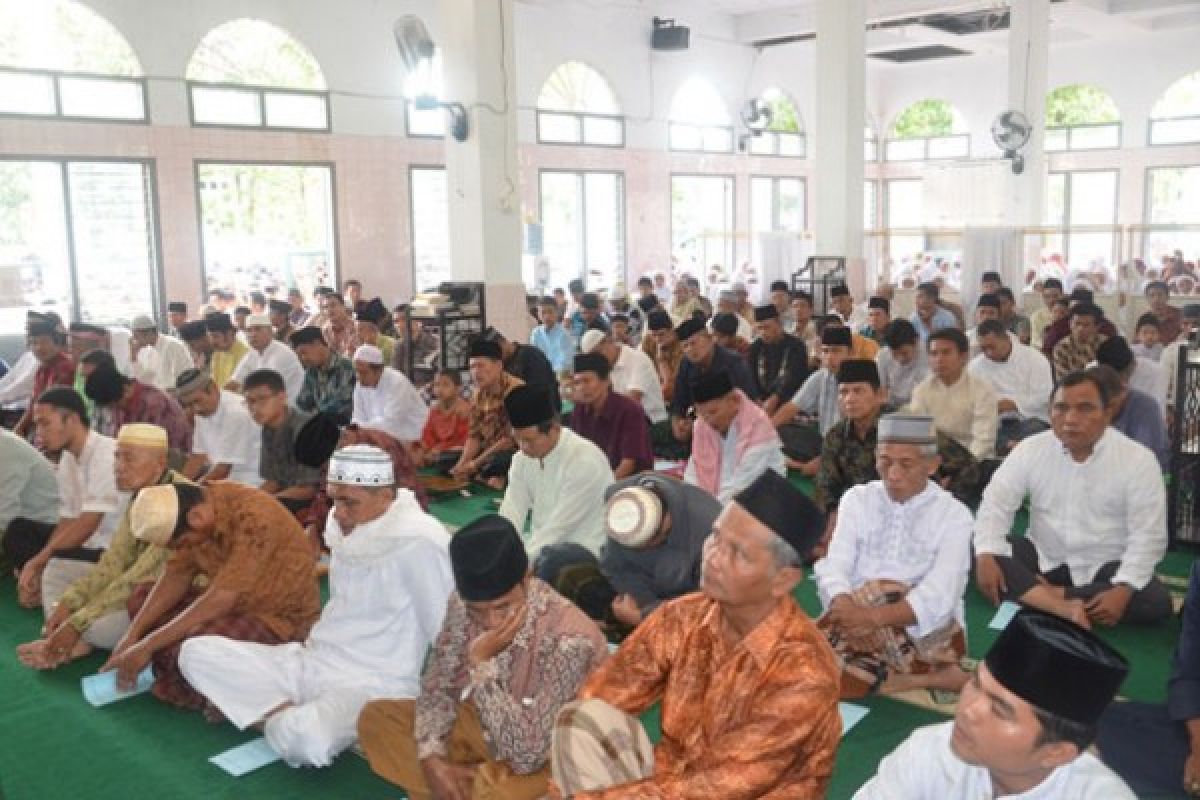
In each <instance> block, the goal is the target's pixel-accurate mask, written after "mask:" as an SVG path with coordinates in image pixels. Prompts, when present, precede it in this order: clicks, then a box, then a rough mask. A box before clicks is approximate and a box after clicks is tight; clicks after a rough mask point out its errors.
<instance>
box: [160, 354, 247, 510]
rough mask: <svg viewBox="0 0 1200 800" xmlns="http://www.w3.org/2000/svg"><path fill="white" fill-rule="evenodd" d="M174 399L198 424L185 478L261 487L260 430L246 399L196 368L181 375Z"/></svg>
mask: <svg viewBox="0 0 1200 800" xmlns="http://www.w3.org/2000/svg"><path fill="white" fill-rule="evenodd" d="M175 396H176V397H177V398H179V403H180V405H181V406H183V409H184V410H185V411H186V412H187V413H189V414H191V415H192V418H193V420H194V424H195V430H194V432H193V434H192V451H191V453H190V454H189V455H188V458H187V460H186V461H185V462H184V465H183V470H182V471H183V475H184V477H186V478H188V479H189V480H193V481H198V480H202V481H203V482H205V483H209V482H211V481H224V480H230V481H235V482H237V483H241V484H245V485H246V486H258V485H259V484H261V483H262V476H261V475H260V474H259V459H260V457H261V455H262V428H261V427H260V426H259V424H258V423H257V422H255V421H254V417H252V416H251V415H250V410H249V409H248V408H247V407H246V401H245V400H244V399H243V398H241V397H239V396H238V395H236V394H234V393H233V392H230V391H227V390H225V389H221V388H218V387H217V384H216V382H215V381H214V380H213V379H212V377H211V376H209V374H208V373H207V372H204V371H203V370H198V369H194V368H193V369H189V370H188V371H186V372H184V373H183V374H182V375H180V376H179V382H178V383H177V384H176V386H175Z"/></svg>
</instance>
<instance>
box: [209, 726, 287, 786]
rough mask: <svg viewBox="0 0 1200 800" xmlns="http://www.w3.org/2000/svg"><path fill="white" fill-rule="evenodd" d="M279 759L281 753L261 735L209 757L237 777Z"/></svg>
mask: <svg viewBox="0 0 1200 800" xmlns="http://www.w3.org/2000/svg"><path fill="white" fill-rule="evenodd" d="M278 760H279V754H278V753H276V752H275V751H274V750H272V749H271V745H269V744H267V740H266V739H264V738H263V737H261V736H260V737H258V738H257V739H251V740H250V741H248V742H246V743H245V744H240V745H238V746H237V747H234V748H232V749H229V750H226V751H225V752H224V753H219V754H217V755H215V756H213V757H212V758H210V759H209V761H211V762H212V763H214V764H216V765H217V766H218V767H220V768H221V769H223V770H225V771H226V772H228V773H229V774H230V775H232V776H233V777H235V778H240V777H242V776H243V775H245V774H246V773H248V772H253V771H254V770H256V769H258V768H259V767H265V766H266V765H267V764H272V763H274V762H276V761H278Z"/></svg>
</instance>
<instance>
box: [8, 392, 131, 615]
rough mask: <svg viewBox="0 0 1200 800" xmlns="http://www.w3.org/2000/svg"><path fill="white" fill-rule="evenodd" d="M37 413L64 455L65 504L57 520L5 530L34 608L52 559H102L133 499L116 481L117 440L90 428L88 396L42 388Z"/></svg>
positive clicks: (50, 442) (46, 440) (52, 447)
mask: <svg viewBox="0 0 1200 800" xmlns="http://www.w3.org/2000/svg"><path fill="white" fill-rule="evenodd" d="M32 416H33V420H34V425H35V426H36V430H37V435H38V438H39V439H40V440H41V442H42V444H43V446H45V448H46V449H47V450H49V451H50V452H54V453H59V460H58V470H57V473H56V479H57V481H58V497H59V503H60V506H59V510H58V521H57V523H56V524H47V523H43V522H38V521H35V520H29V519H23V518H17V519H14V520H12V521H11V522H9V523H8V527H7V529H6V530H5V533H4V553H5V555H7V556H8V559H9V561H10V562H12V565H13V566H14V567H15V568H16V569H17V570H18V572H19V575H20V578H19V580H18V582H17V589H18V598H19V600H20V602H21V604H22V605H24V606H26V607H30V608H33V607H36V606H38V605H41V602H42V601H41V594H42V575H43V573H44V572H45V569H46V565H47V564H48V563H49V561H50V559H52V558H73V559H75V560H82V561H87V562H89V563H95V562H96V561H98V560H99V559H100V556H101V555H102V554H103V551H104V549H105V548H106V547H108V543H109V542H110V541H111V540H112V536H113V531H114V530H115V529H116V527H117V523H118V522H119V521H120V512H121V510H122V509H123V507H124V505H125V503H126V502H127V500H128V497H126V496H123V495H121V494H120V493H119V492H118V491H117V487H116V484H115V482H114V479H113V458H114V453H115V451H116V447H117V443H116V442H115V441H114V440H113V439H111V438H109V437H107V436H103V435H101V434H99V433H96V432H94V431H92V430H90V429H89V428H88V416H87V411H86V410H85V409H84V407H83V399H82V398H81V397H80V396H79V395H78V394H77V393H76V392H75V390H74V389H67V388H65V387H62V386H56V387H54V388H52V389H47V390H46V391H45V392H42V394H41V396H40V397H38V399H37V402H36V403H35V404H34V406H33V409H32Z"/></svg>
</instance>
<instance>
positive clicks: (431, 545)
mask: <svg viewBox="0 0 1200 800" xmlns="http://www.w3.org/2000/svg"><path fill="white" fill-rule="evenodd" d="M325 541H326V543H327V544H328V545H329V549H330V552H331V554H332V558H331V561H330V566H329V602H328V603H327V604H326V605H325V608H324V609H323V610H322V612H321V617H320V619H318V620H317V623H316V625H314V626H313V629H312V631H311V632H310V633H309V635H308V640H307V641H306V642H305V643H304V644H298V643H290V644H283V645H263V644H254V643H246V642H237V641H233V640H230V639H226V638H224V637H221V636H200V637H196V638H193V639H189V640H187V641H186V642H184V644H183V647H182V649H181V650H180V653H179V668H180V670H181V671H182V672H183V675H184V677H186V678H187V680H188V683H190V684H191V685H192V686H193V687H195V688H196V690H197V691H199V692H200V693H201V694H203V695H204V696H205V697H207V698H208V699H209V701H210V702H212V703H213V705H215V706H217V707H218V708H219V709H221V712H222V713H223V714H225V716H226V717H228V718H229V721H230V722H232V723H233V724H234V725H236V726H237V727H238V728H239V729H244V728H246V727H247V726H249V725H252V724H254V723H255V722H258V721H259V720H261V719H262V718H263V716H264V715H265V714H266V713H267V712H269V711H270V710H271V709H273V708H275V707H277V706H279V705H281V704H282V703H285V702H291V703H293V704H294V705H293V706H292V707H291V708H289V709H287V710H286V711H283V712H280V713H278V714H275V715H273V716H272V717H271V719H270V720H268V722H267V724H266V726H265V730H264V733H265V734H266V737H267V742H268V743H269V744H270V745H271V747H272V749H274V750H275V752H277V753H279V754H280V755H281V756H282V757H283V758H284V760H285V761H287V763H289V764H291V765H292V766H302V765H311V766H326V765H328V764H329V763H331V762H332V761H333V758H334V757H335V756H336V755H337V754H338V753H340V752H341V751H343V750H345V749H346V748H347V747H349V746H350V745H351V744H353V743H354V740H355V738H356V734H355V724H356V722H357V720H358V714H359V712H360V711H361V710H362V707H363V706H364V705H365V704H366V703H367V702H368V701H370V700H372V699H374V698H378V697H416V696H417V695H418V694H419V693H420V690H421V687H420V676H421V667H422V665H423V663H424V660H425V653H426V651H427V650H428V648H429V646H430V645H431V644H432V642H433V640H434V638H435V637H436V636H437V634H438V631H439V630H440V629H441V626H442V617H443V615H444V614H445V611H446V601H447V599H448V598H449V596H450V592H451V591H452V590H453V589H454V576H453V573H452V572H451V569H450V557H449V554H448V551H447V547H448V545H449V542H450V537H449V535H448V534H447V533H446V529H445V528H444V527H443V526H442V524H441V523H440V522H438V521H437V520H436V519H434V518H433V517H432V516H430V515H429V514H427V513H425V512H424V511H422V510H421V507H420V505H419V504H418V503H417V501H416V499H415V498H414V497H413V494H412V492H410V491H408V490H407V489H400V490H398V491H397V493H396V499H395V501H394V502H393V503H392V505H391V507H390V508H389V509H388V510H387V511H386V512H384V514H383V516H381V517H379V518H378V519H376V520H373V521H371V522H368V523H366V524H363V525H359V526H358V527H356V528H355V529H354V530H353V531H352V532H351V533H349V534H343V533H342V530H341V527H340V526H339V525H338V523H337V520H336V519H335V518H334V516H333V514H332V512H331V513H330V515H329V521H328V523H327V526H326V529H325Z"/></svg>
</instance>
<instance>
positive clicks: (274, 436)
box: [244, 369, 336, 514]
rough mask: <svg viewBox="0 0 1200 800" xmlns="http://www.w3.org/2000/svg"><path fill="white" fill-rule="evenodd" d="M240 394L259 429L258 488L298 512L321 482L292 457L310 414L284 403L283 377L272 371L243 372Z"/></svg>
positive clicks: (318, 474) (290, 509) (313, 471)
mask: <svg viewBox="0 0 1200 800" xmlns="http://www.w3.org/2000/svg"><path fill="white" fill-rule="evenodd" d="M244 397H245V398H246V408H247V409H248V410H249V411H250V416H251V417H253V418H254V421H255V422H256V423H257V424H258V425H259V426H260V428H261V430H262V436H261V438H260V440H259V441H260V444H261V449H260V451H259V458H258V471H259V475H261V476H262V483H261V484H260V485H259V488H260V489H262V491H263V492H265V493H266V494H268V495H270V496H272V497H274V498H275V499H276V500H278V501H279V502H280V503H282V504H283V505H284V506H285V507H286V508H287V509H288V510H289V511H291V512H292V513H296V514H298V513H300V512H302V511H304V510H305V509H307V508H308V506H309V504H310V503H312V500H313V498H314V497H315V496H316V493H317V486H318V485H320V483H321V471H320V470H318V469H313V468H312V467H308V466H305V465H304V464H302V463H300V461H299V459H297V458H296V439H297V437H299V435H300V431H301V429H302V428H303V427H304V425H305V423H306V422H308V421H309V420H310V419H311V418H312V417H313V415H312V414H309V413H306V412H304V411H299V410H297V409H296V408H294V407H293V406H291V405H289V404H288V401H287V394H286V393H285V390H284V386H283V378H281V377H279V373H278V372H275V371H274V370H269V369H260V370H259V371H258V372H251V373H250V374H249V375H247V376H246V388H245V392H244ZM335 418H336V417H335Z"/></svg>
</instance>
